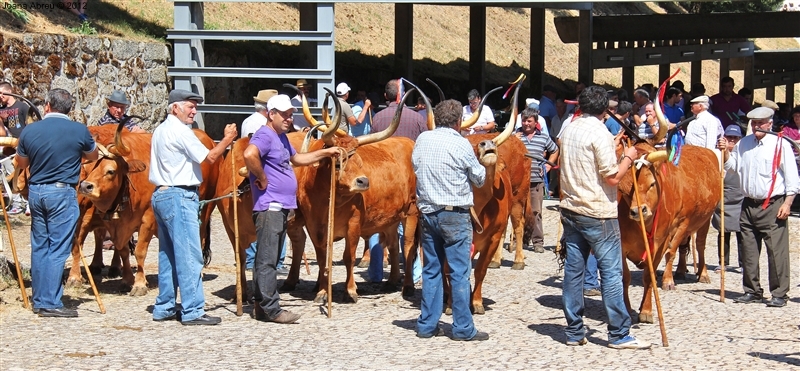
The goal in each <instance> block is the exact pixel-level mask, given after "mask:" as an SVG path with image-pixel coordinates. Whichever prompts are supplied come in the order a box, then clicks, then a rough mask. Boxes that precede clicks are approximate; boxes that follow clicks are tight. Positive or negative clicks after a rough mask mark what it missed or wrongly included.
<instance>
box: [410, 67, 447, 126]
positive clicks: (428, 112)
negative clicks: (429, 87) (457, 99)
mask: <svg viewBox="0 0 800 371" xmlns="http://www.w3.org/2000/svg"><path fill="white" fill-rule="evenodd" d="M403 81H405V82H407V83H408V85H411V87H412V88H414V89H417V91H418V92H419V94H420V95H421V96H422V100H423V101H425V107H428V109H427V110H425V113H426V117H425V118H426V120H427V122H428V130H433V129H435V128H436V121H435V120H434V118H433V107H432V106H431V100H430V99H428V96H427V95H425V92H423V91H422V89H420V88H418V87H417V86H416V85H414V83H413V82H411V81H408V80H406V79H403ZM439 93H440V94H441V90H440V91H439Z"/></svg>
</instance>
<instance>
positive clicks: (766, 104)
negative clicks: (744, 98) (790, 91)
mask: <svg viewBox="0 0 800 371" xmlns="http://www.w3.org/2000/svg"><path fill="white" fill-rule="evenodd" d="M761 107H767V108H770V109H772V110H774V111H777V110H779V109H780V108H779V107H778V105H777V104H776V103H775V102H773V101H771V100H765V101H764V103H761Z"/></svg>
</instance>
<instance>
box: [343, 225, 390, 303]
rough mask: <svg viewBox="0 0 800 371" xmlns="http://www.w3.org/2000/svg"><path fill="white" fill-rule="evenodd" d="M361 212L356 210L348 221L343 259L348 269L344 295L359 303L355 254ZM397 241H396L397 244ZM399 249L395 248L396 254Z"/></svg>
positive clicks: (345, 297)
mask: <svg viewBox="0 0 800 371" xmlns="http://www.w3.org/2000/svg"><path fill="white" fill-rule="evenodd" d="M360 216H361V215H360V213H358V212H355V213H353V217H352V218H351V219H350V221H348V223H347V236H346V237H345V239H344V256H342V260H343V262H344V265H345V268H346V270H347V278H346V279H345V287H346V290H345V295H344V300H343V301H344V302H353V303H358V291H357V287H356V279H355V275H354V268H355V262H356V261H355V260H356V259H355V256H356V250H357V249H358V240H359V239H360V238H361V236H360V229H361V217H360ZM394 238H395V240H397V231H396V230H395V234H394ZM396 244H397V243H396V242H395V245H396ZM396 253H397V250H395V254H396Z"/></svg>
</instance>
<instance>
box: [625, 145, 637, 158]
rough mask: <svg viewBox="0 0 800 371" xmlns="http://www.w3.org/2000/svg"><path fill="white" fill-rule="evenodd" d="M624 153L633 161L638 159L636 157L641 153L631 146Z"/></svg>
mask: <svg viewBox="0 0 800 371" xmlns="http://www.w3.org/2000/svg"><path fill="white" fill-rule="evenodd" d="M623 153H624V155H625V156H628V157H630V158H631V160H633V159H636V156H638V155H639V151H637V150H636V147H634V146H630V147H628V148H625V150H624V151H623Z"/></svg>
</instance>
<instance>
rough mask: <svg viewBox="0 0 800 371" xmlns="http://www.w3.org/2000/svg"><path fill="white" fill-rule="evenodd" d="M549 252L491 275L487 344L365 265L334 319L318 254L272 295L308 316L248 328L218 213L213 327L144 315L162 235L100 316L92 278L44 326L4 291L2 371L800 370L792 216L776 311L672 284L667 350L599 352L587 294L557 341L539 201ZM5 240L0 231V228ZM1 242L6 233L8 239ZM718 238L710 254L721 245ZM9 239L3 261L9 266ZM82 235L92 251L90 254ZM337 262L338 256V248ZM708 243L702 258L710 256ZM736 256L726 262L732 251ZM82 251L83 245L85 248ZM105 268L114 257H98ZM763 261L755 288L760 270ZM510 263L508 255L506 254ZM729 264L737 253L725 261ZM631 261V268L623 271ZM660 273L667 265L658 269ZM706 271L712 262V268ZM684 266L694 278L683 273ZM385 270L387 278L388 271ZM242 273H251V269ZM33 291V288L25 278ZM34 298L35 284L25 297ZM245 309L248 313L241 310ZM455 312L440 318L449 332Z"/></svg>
mask: <svg viewBox="0 0 800 371" xmlns="http://www.w3.org/2000/svg"><path fill="white" fill-rule="evenodd" d="M545 203H546V206H548V208H547V210H545V212H544V220H545V230H546V244H547V245H548V246H547V249H548V250H549V251H547V252H546V253H544V254H536V253H533V252H532V251H526V252H525V254H526V257H527V260H526V263H527V267H526V268H525V270H523V271H513V270H511V269H510V266H511V262H510V261H508V260H504V263H503V267H501V268H500V269H495V270H490V271H489V273H488V276H487V280H486V282H485V284H484V288H483V293H484V296H485V297H484V304H485V305H486V308H487V311H486V314H485V315H481V316H476V317H475V323H476V325H477V327H478V329H480V330H483V331H487V332H488V333H489V334H490V336H491V338H490V339H489V340H488V341H484V342H467V343H464V342H455V341H451V340H449V339H448V338H447V337H437V338H431V339H419V338H417V337H416V336H414V334H415V332H414V327H415V320H416V318H417V316H418V315H419V301H420V290H417V293H416V295H415V296H414V297H413V299H411V300H406V299H404V298H403V297H402V296H401V294H400V293H399V292H382V291H381V285H380V284H373V283H366V282H365V281H364V279H365V277H366V270H365V269H356V280H357V282H358V290H359V294H360V300H359V301H358V303H357V304H343V303H341V297H342V293H343V290H344V286H343V283H342V282H343V281H344V271H345V270H344V267H343V266H341V265H337V266H335V267H334V279H335V282H336V283H337V284H335V285H334V299H335V302H334V304H333V318H327V317H326V315H325V312H324V311H323V308H322V306H320V305H319V304H315V303H313V302H312V301H311V299H312V298H313V296H314V293H313V292H312V291H311V290H312V287H313V284H314V282H313V280H314V279H315V277H316V272H317V265H316V260H315V256H314V250H313V248H312V247H311V246H310V245H309V246H306V253H307V255H308V258H309V260H310V262H311V265H312V266H311V271H312V275H311V276H309V275H307V274H306V273H305V269H303V271H302V273H301V276H300V278H301V284H300V285H299V286H298V289H297V290H296V291H294V292H291V293H284V294H282V295H281V298H282V304H283V306H284V307H285V308H287V309H290V310H292V311H296V312H299V313H302V314H303V317H302V318H301V319H300V321H299V323H298V324H295V325H279V324H273V323H263V322H257V321H255V320H253V319H251V318H250V317H249V316H248V315H245V316H242V317H237V316H236V315H235V312H236V305H235V303H233V302H232V298H233V297H234V285H235V279H234V273H235V267H234V264H233V261H234V260H233V254H232V252H231V248H230V244H229V243H228V241H227V237H226V236H225V235H224V232H223V228H222V225H221V222H220V219H219V214H215V219H214V235H213V241H214V258H213V261H212V263H211V266H210V267H209V268H207V269H205V276H204V285H205V294H206V305H207V309H208V312H209V313H210V314H211V315H215V316H220V317H222V319H223V322H222V324H221V325H219V326H210V327H206V326H200V327H191V326H189V327H184V326H181V325H180V324H179V323H178V322H171V323H156V322H153V321H152V319H151V315H150V313H149V312H148V311H149V310H150V309H151V308H152V304H153V302H154V299H155V296H156V294H157V289H156V288H155V287H156V255H157V254H156V252H157V244H158V240H157V239H154V240H153V243H152V244H151V246H150V254H149V255H148V261H147V265H146V269H147V277H148V280H149V282H150V287H151V290H150V292H149V293H148V294H147V295H146V296H143V297H130V296H128V295H126V294H124V293H120V292H119V282H120V281H119V279H111V280H104V281H103V282H102V283H101V284H100V290H101V295H102V298H103V301H104V303H105V305H106V308H107V310H108V312H107V313H106V314H100V313H99V311H98V306H97V304H96V303H95V302H94V300H93V298H92V296H91V291H90V289H89V287H88V284H87V285H85V286H84V287H83V288H82V289H69V290H67V291H66V292H65V297H64V299H65V302H66V303H67V305H68V306H71V307H77V308H78V312H79V314H80V317H79V318H77V319H49V318H39V317H37V316H35V315H34V314H33V313H31V312H30V311H29V310H25V309H23V308H22V306H21V302H20V296H19V295H20V292H19V289H18V287H16V286H13V285H12V286H11V287H9V288H7V289H5V290H4V291H2V292H0V296H1V297H2V299H3V304H0V323H1V328H0V330H1V331H0V369H3V370H17V369H32V370H39V369H154V370H155V369H158V370H160V369H209V370H216V369H245V368H247V369H523V368H524V369H632V368H636V369H670V370H672V369H762V370H764V369H792V368H794V369H797V368H798V367H800V328H799V327H798V325H800V316H799V315H798V313H800V312H799V311H798V307H800V300H798V298H800V289H798V282H800V266H798V256H800V248H799V247H798V241H800V233H799V232H798V231H800V220H798V218H797V216H796V215H795V216H792V217H791V220H790V223H791V224H790V225H791V227H790V231H791V254H792V258H791V259H792V269H793V271H792V289H791V291H790V293H789V295H790V296H791V297H792V299H791V301H790V303H789V304H788V305H787V306H786V307H784V308H767V307H766V306H765V305H763V304H748V305H744V304H737V303H734V302H733V300H732V299H733V298H734V297H736V296H738V295H740V294H741V293H742V289H741V274H739V273H736V272H734V271H730V272H728V273H727V274H726V282H725V283H726V285H725V292H726V297H727V299H728V300H726V302H725V303H720V302H719V275H718V274H715V273H711V277H712V283H711V284H701V283H695V282H694V278H695V277H694V275H692V274H689V275H688V281H686V282H681V281H678V285H677V290H675V291H669V292H665V291H661V290H659V292H660V295H661V302H662V304H663V306H664V317H665V320H666V327H667V335H668V338H669V347H664V346H662V342H661V336H660V332H659V326H658V323H657V322H656V324H636V325H634V328H633V330H632V333H633V334H634V335H635V336H637V337H638V338H639V339H640V340H643V341H645V342H651V343H653V348H652V349H651V350H646V351H633V350H614V349H610V348H608V347H607V346H606V345H607V342H606V334H605V333H606V330H605V327H606V326H605V323H604V318H605V314H604V311H603V307H602V303H601V301H600V299H599V298H598V297H589V298H587V299H586V303H587V309H586V323H587V325H588V327H589V328H590V332H589V344H587V345H585V346H583V347H567V346H566V345H564V340H565V339H564V335H563V331H564V323H565V322H564V316H563V312H562V309H561V275H560V274H559V271H558V266H557V263H556V260H555V256H554V254H553V253H552V250H553V245H555V240H556V234H557V224H556V221H557V211H556V209H555V207H554V205H555V203H554V202H552V201H545ZM21 222H22V223H23V225H19V226H16V227H15V241H16V244H17V248H18V250H19V251H18V253H19V256H20V258H21V260H22V261H23V264H24V265H25V266H28V264H29V260H30V246H29V238H28V227H27V225H26V224H25V223H28V222H27V220H26V218H23V219H22V220H21ZM3 234H4V235H5V231H4V232H3ZM6 237H7V235H6ZM715 238H716V233H712V234H711V235H710V236H709V240H708V243H709V246H713V247H716V241H715V240H714V239H715ZM4 239H5V240H6V244H5V250H6V251H5V252H4V253H3V254H5V255H6V256H8V257H9V259H10V258H11V253H10V248H9V246H8V244H7V238H5V237H4ZM90 243H91V241H87V246H93V245H91V244H90ZM335 247H336V254H337V255H335V256H338V257H341V251H342V244H341V243H337V244H336V246H335ZM714 250H715V248H712V249H710V251H709V254H708V255H709V257H710V258H709V261H710V262H714V263H715V262H716V260H717V259H716V257H717V254H716V252H715V251H714ZM733 250H734V254H735V250H736V249H735V248H734V249H733ZM86 251H87V253H89V252H90V251H89V249H88V248H87V249H86ZM105 255H106V256H105V258H106V261H108V260H110V252H106V253H105ZM764 255H765V254H762V262H761V267H762V274H761V275H762V281H763V282H764V283H765V285H766V281H767V269H766V267H767V262H766V257H765V256H764ZM504 258H505V259H513V256H512V255H511V254H509V253H508V252H505V256H504ZM731 261H733V262H735V261H737V260H736V256H735V255H734V256H733V257H732V258H731ZM629 264H630V263H629ZM632 269H633V270H634V278H633V281H634V286H633V287H632V288H631V298H632V299H631V301H632V302H634V303H638V302H639V300H640V298H641V293H642V287H641V272H640V271H638V270H636V269H635V268H633V267H632ZM662 269H663V263H662ZM711 270H712V271H713V266H712V267H711ZM690 272H692V270H691V267H690ZM387 273H388V272H387ZM248 277H249V274H248ZM28 287H29V282H28ZM28 290H29V291H28V293H29V294H30V289H28ZM244 309H245V313H248V312H249V311H250V310H251V309H252V306H250V305H245V308H244ZM450 323H451V318H450V317H449V316H442V327H443V328H444V329H445V332H446V334H447V335H450V333H451V331H450Z"/></svg>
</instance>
